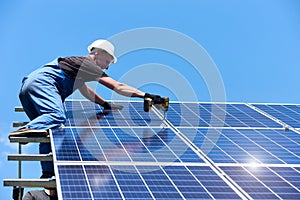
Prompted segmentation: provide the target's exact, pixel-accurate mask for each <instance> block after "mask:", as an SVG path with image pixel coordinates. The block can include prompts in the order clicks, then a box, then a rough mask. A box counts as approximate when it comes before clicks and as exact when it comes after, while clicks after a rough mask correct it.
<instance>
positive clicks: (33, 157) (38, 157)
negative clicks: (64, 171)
mask: <svg viewBox="0 0 300 200" xmlns="http://www.w3.org/2000/svg"><path fill="white" fill-rule="evenodd" d="M7 159H8V160H18V161H20V160H21V161H53V155H52V154H9V155H7Z"/></svg>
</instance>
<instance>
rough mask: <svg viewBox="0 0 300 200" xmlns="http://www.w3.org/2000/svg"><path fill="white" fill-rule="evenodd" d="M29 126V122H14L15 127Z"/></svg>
mask: <svg viewBox="0 0 300 200" xmlns="http://www.w3.org/2000/svg"><path fill="white" fill-rule="evenodd" d="M26 124H28V122H13V127H21V126H25V125H26Z"/></svg>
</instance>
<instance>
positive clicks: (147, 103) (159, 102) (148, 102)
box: [144, 97, 169, 120]
mask: <svg viewBox="0 0 300 200" xmlns="http://www.w3.org/2000/svg"><path fill="white" fill-rule="evenodd" d="M152 105H154V106H155V107H156V108H158V109H161V110H162V111H164V120H165V118H166V112H167V111H168V108H169V97H160V98H156V99H154V100H153V99H151V98H145V99H144V111H145V112H149V111H150V110H151V108H152Z"/></svg>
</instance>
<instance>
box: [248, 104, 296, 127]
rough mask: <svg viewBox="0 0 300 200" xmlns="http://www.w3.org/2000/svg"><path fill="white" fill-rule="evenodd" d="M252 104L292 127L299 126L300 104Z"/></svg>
mask: <svg viewBox="0 0 300 200" xmlns="http://www.w3.org/2000/svg"><path fill="white" fill-rule="evenodd" d="M253 105H254V106H255V107H257V108H259V109H260V110H262V111H264V112H266V113H268V114H270V115H272V116H273V117H275V118H277V119H279V120H281V121H283V122H284V123H286V124H288V125H290V126H291V127H293V128H300V105H276V104H271V105H266V104H253Z"/></svg>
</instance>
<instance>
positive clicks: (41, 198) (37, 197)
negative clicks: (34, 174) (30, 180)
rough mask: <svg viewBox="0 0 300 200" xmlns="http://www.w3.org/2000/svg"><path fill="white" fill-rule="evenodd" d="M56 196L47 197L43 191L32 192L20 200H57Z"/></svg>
mask: <svg viewBox="0 0 300 200" xmlns="http://www.w3.org/2000/svg"><path fill="white" fill-rule="evenodd" d="M57 199H58V198H57V196H49V195H48V194H47V193H46V192H45V191H44V190H32V191H29V192H27V193H26V194H25V196H24V197H23V198H22V200H57Z"/></svg>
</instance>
